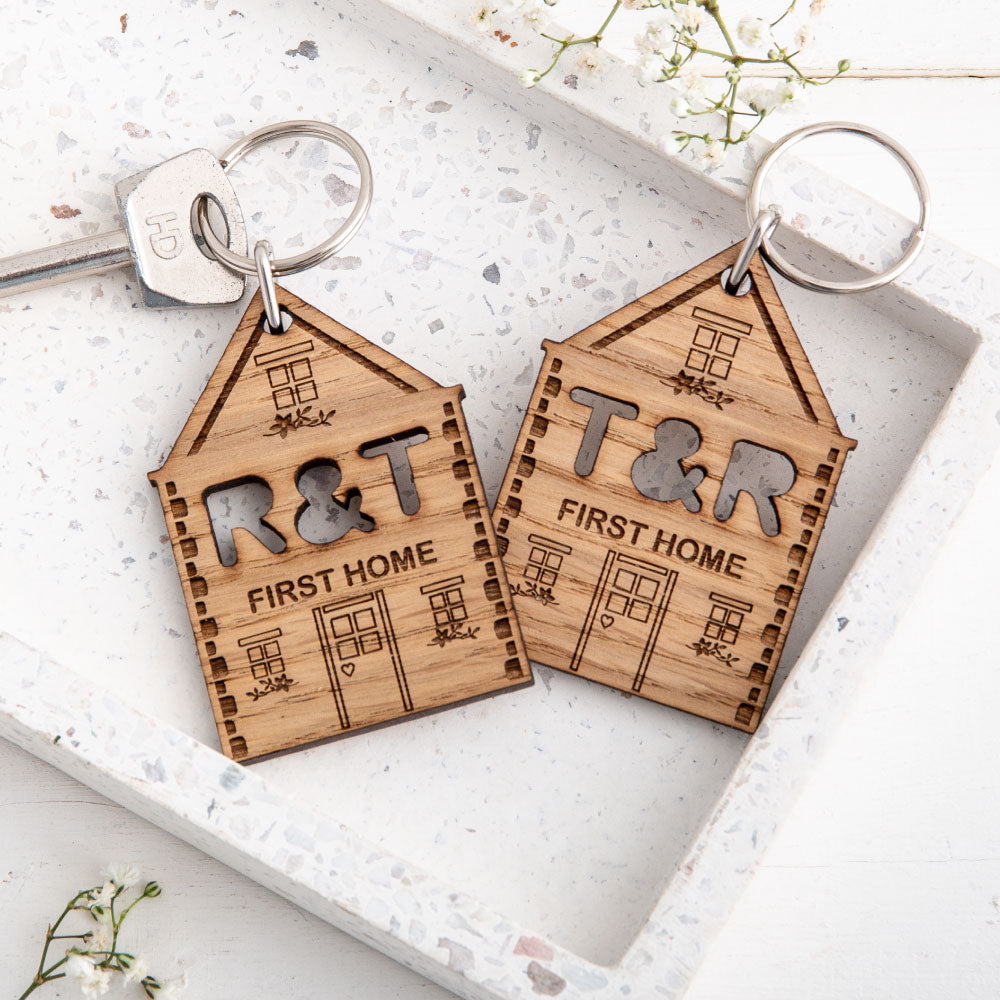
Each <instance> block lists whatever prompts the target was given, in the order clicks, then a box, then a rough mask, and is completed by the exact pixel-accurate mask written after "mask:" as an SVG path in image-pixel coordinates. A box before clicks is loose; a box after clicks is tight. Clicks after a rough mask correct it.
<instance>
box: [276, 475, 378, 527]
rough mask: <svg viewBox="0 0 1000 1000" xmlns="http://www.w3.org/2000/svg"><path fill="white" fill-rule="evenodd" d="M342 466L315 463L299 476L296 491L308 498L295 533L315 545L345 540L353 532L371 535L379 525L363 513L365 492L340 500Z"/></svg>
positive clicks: (349, 491) (355, 491)
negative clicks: (353, 529)
mask: <svg viewBox="0 0 1000 1000" xmlns="http://www.w3.org/2000/svg"><path fill="white" fill-rule="evenodd" d="M340 479H341V475H340V466H339V465H337V463H336V462H333V461H319V462H312V463H310V464H309V465H307V466H306V467H305V468H304V469H302V470H301V471H300V472H299V475H298V477H297V478H296V480H295V486H296V489H298V491H299V493H301V494H302V496H303V497H305V501H306V502H305V503H304V504H303V505H302V506H301V507H300V508H299V512H298V515H297V516H296V518H295V530H296V531H297V532H298V533H299V535H301V536H302V538H303V539H305V541H307V542H311V543H312V544H313V545H325V544H326V543H327V542H335V541H337V539H338V538H343V537H344V535H346V534H347V533H348V532H349V531H350V530H351V529H352V528H356V529H357V530H358V531H371V530H372V529H373V528H374V527H375V521H374V519H373V518H371V517H369V516H368V515H367V514H366V513H365V512H364V511H363V510H362V509H361V491H360V490H358V489H356V488H352V489H349V490H348V491H347V493H346V494H345V495H344V500H343V501H340V500H338V499H337V498H336V497H335V496H334V495H333V491H334V490H335V489H336V488H337V487H338V486H339V485H340Z"/></svg>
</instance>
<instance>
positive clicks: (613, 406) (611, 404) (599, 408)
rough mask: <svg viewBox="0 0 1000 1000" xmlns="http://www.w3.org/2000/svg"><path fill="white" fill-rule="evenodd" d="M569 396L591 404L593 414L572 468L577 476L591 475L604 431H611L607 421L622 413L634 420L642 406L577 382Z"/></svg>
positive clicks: (627, 418) (581, 402) (591, 413)
mask: <svg viewBox="0 0 1000 1000" xmlns="http://www.w3.org/2000/svg"><path fill="white" fill-rule="evenodd" d="M569 398H570V399H572V400H573V402H574V403H580V404H581V405H582V406H589V407H590V411H591V412H590V417H589V418H588V419H587V427H586V429H585V430H584V432H583V439H582V440H581V441H580V449H579V451H577V453H576V462H575V463H574V464H573V471H574V472H576V474H577V475H578V476H584V477H586V476H589V475H590V474H591V473H592V472H593V471H594V465H595V464H596V462H597V453H598V452H599V451H600V450H601V444H602V443H603V442H604V435H605V434H606V433H607V432H608V424H609V423H610V422H611V418H612V417H622V418H623V419H624V420H635V419H636V418H637V417H638V416H639V407H638V406H636V405H635V403H626V402H625V401H624V400H623V399H615V398H614V397H613V396H605V395H604V394H603V393H601V392H597V391H595V390H594V389H584V388H583V387H582V386H577V387H576V388H575V389H571V390H570V394H569Z"/></svg>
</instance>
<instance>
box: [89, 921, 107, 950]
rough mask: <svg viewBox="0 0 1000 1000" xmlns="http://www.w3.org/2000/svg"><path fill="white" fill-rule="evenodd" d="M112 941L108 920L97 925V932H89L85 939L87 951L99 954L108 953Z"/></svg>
mask: <svg viewBox="0 0 1000 1000" xmlns="http://www.w3.org/2000/svg"><path fill="white" fill-rule="evenodd" d="M113 940H114V931H113V930H112V927H111V922H110V919H109V920H108V921H107V922H101V923H99V924H98V925H97V930H95V931H91V932H90V937H88V938H87V951H90V952H100V951H110V950H111V942H112V941H113Z"/></svg>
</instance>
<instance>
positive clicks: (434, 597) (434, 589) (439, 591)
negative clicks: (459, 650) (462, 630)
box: [420, 576, 469, 629]
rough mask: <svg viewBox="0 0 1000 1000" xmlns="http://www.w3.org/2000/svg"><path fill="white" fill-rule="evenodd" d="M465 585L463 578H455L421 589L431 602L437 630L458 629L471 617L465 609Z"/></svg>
mask: <svg viewBox="0 0 1000 1000" xmlns="http://www.w3.org/2000/svg"><path fill="white" fill-rule="evenodd" d="M463 583H465V579H464V578H463V577H461V576H453V577H450V578H449V579H447V580H438V581H437V582H436V583H428V584H425V585H424V586H423V587H421V588H420V593H421V594H424V595H425V596H426V597H427V599H428V601H429V602H430V607H431V613H432V614H433V616H434V625H435V626H436V627H437V628H445V629H447V628H451V627H453V626H456V627H457V626H458V625H461V623H462V622H464V621H465V619H466V618H468V617H469V613H468V611H467V610H466V608H465V597H464V595H463V594H462V584H463Z"/></svg>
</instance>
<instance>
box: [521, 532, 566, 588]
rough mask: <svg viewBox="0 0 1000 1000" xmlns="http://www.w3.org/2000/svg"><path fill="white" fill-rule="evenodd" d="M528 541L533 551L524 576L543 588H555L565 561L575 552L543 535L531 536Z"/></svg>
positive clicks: (529, 556) (529, 554) (529, 555)
mask: <svg viewBox="0 0 1000 1000" xmlns="http://www.w3.org/2000/svg"><path fill="white" fill-rule="evenodd" d="M528 541H529V542H531V543H532V544H531V551H530V552H529V553H528V561H527V563H526V564H525V567H524V573H523V574H522V575H523V576H524V577H525V579H527V580H531V581H532V582H533V583H537V584H538V585H539V586H541V587H554V586H555V583H556V580H558V579H559V570H560V569H562V564H563V559H564V558H565V557H566V556H568V555H569V554H570V553H571V552H572V551H573V550H572V549H571V548H570V547H569V546H568V545H560V544H559V543H558V542H554V541H552V539H550V538H545V537H544V536H542V535H529V536H528Z"/></svg>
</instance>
